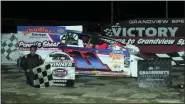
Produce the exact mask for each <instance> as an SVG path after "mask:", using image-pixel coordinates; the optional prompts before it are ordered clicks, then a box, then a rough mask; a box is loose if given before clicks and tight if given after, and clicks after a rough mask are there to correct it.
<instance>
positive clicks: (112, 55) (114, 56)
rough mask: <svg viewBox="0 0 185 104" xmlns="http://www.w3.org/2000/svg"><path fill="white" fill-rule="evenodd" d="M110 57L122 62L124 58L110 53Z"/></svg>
mask: <svg viewBox="0 0 185 104" xmlns="http://www.w3.org/2000/svg"><path fill="white" fill-rule="evenodd" d="M109 57H111V58H112V59H113V60H115V59H117V60H121V58H122V57H123V55H122V54H114V53H110V54H109Z"/></svg>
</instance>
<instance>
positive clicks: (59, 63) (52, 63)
mask: <svg viewBox="0 0 185 104" xmlns="http://www.w3.org/2000/svg"><path fill="white" fill-rule="evenodd" d="M50 65H51V67H73V66H74V63H67V62H50Z"/></svg>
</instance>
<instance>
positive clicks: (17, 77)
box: [1, 68, 184, 103]
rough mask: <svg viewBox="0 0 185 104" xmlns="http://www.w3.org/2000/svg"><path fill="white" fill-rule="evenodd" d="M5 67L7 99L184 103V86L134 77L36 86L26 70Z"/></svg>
mask: <svg viewBox="0 0 185 104" xmlns="http://www.w3.org/2000/svg"><path fill="white" fill-rule="evenodd" d="M9 69H11V70H9V71H8V69H4V70H3V69H2V71H1V74H2V75H1V76H2V77H1V78H2V102H4V103H31V102H32V103H36V102H37V103H160V102H161V103H184V92H183V90H181V91H177V90H176V89H174V88H161V89H159V88H158V89H157V88H156V89H154V88H147V89H143V88H138V87H137V83H136V79H134V78H105V77H103V78H101V77H99V78H88V77H86V78H82V77H80V78H77V80H76V82H75V88H62V87H49V88H45V89H37V88H32V87H30V86H28V85H26V84H25V77H24V73H21V72H18V70H17V69H12V68H9Z"/></svg>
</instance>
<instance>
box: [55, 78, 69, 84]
mask: <svg viewBox="0 0 185 104" xmlns="http://www.w3.org/2000/svg"><path fill="white" fill-rule="evenodd" d="M53 82H58V83H66V82H67V80H56V79H55V80H53Z"/></svg>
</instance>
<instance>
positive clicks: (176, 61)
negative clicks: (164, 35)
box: [137, 51, 185, 66]
mask: <svg viewBox="0 0 185 104" xmlns="http://www.w3.org/2000/svg"><path fill="white" fill-rule="evenodd" d="M184 54H185V52H184V51H180V52H173V53H164V54H155V53H145V55H146V56H149V57H153V58H158V59H160V58H169V59H171V61H172V65H173V66H182V65H185V62H184V60H185V56H184ZM137 57H140V58H142V59H144V58H143V57H142V56H141V55H137Z"/></svg>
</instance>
